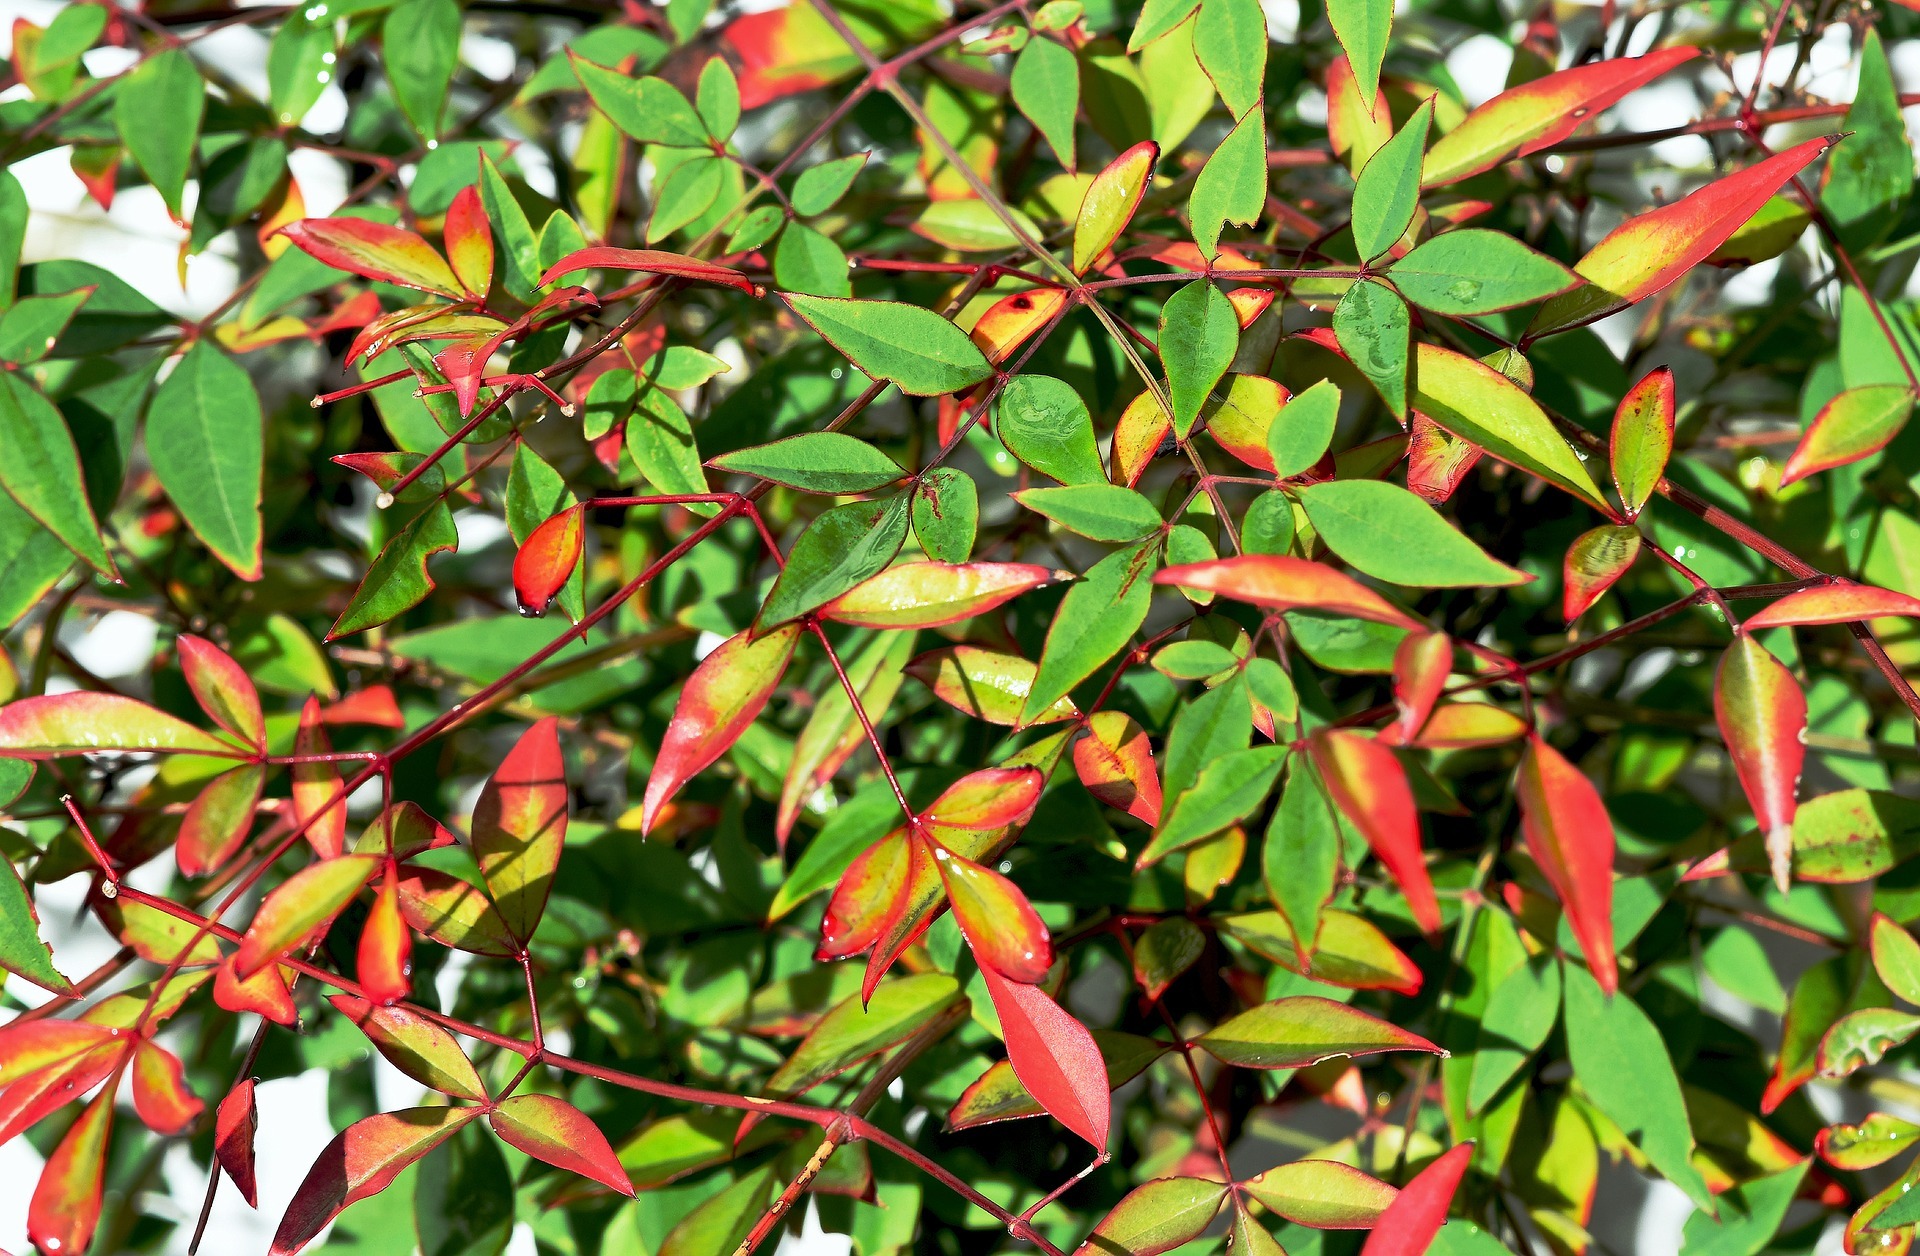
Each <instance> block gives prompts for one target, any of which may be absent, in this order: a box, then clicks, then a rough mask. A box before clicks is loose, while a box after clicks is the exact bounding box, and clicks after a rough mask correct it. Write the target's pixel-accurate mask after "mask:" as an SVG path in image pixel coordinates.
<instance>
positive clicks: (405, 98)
mask: <svg viewBox="0 0 1920 1256" xmlns="http://www.w3.org/2000/svg"><path fill="white" fill-rule="evenodd" d="M380 53H381V57H382V59H383V61H384V62H385V65H386V71H387V77H388V79H389V80H391V82H392V84H393V95H394V99H395V100H396V101H398V102H399V105H400V112H402V113H404V114H406V115H407V121H409V122H411V123H412V124H413V129H414V130H416V131H418V132H419V133H420V135H421V137H422V138H424V139H428V140H432V139H436V138H438V137H439V135H440V112H441V110H442V109H444V108H445V107H446V103H447V87H448V85H449V84H451V83H452V82H453V72H454V70H455V69H457V68H458V67H459V65H460V6H459V5H458V4H456V3H454V0H406V2H405V3H404V4H400V5H397V6H396V7H395V8H393V9H392V10H391V11H389V12H388V14H387V20H386V21H385V22H383V23H382V24H381V26H380Z"/></svg>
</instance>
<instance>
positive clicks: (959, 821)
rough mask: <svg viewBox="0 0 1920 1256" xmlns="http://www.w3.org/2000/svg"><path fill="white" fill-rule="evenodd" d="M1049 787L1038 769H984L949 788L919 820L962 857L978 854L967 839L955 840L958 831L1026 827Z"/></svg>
mask: <svg viewBox="0 0 1920 1256" xmlns="http://www.w3.org/2000/svg"><path fill="white" fill-rule="evenodd" d="M1046 785H1047V777H1046V773H1044V772H1042V771H1040V769H1038V768H1033V767H1012V768H982V769H981V770H980V771H978V772H970V773H968V774H967V775H965V776H963V777H961V778H960V779H959V780H957V781H955V782H954V783H953V784H951V785H949V786H947V788H946V789H945V790H943V791H942V792H941V794H940V796H939V797H938V798H936V799H934V800H933V805H932V806H930V807H928V808H927V809H926V811H925V812H923V813H922V814H921V816H920V819H921V821H922V822H923V823H924V824H925V825H926V827H927V828H928V830H929V831H931V832H932V833H933V835H934V836H935V837H936V838H939V839H940V840H941V841H943V842H948V843H950V844H952V845H954V847H955V849H957V850H960V851H961V852H962V853H965V854H973V853H977V848H970V847H969V843H968V842H967V841H966V840H965V839H958V840H956V834H955V830H961V829H970V830H976V831H994V832H999V831H1004V830H1006V829H1009V828H1012V827H1015V826H1017V825H1021V824H1025V823H1026V822H1027V817H1029V816H1031V815H1032V814H1033V809H1034V808H1035V807H1036V806H1038V805H1039V803H1040V791H1041V790H1043V789H1045V788H1046ZM973 840H975V841H977V840H978V839H973Z"/></svg>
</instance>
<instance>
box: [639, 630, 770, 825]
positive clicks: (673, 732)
mask: <svg viewBox="0 0 1920 1256" xmlns="http://www.w3.org/2000/svg"><path fill="white" fill-rule="evenodd" d="M799 641H800V626H799V625H798V624H792V623H789V624H782V625H781V626H780V627H778V628H775V629H774V630H773V631H772V632H769V633H767V634H766V635H765V636H762V637H760V638H758V639H757V640H756V639H755V638H754V637H753V636H752V634H751V632H750V631H749V632H742V633H740V634H739V635H737V636H734V637H730V638H728V639H727V640H726V641H725V642H723V643H722V644H721V645H720V647H719V648H718V649H716V650H715V651H714V652H713V653H712V654H709V655H707V657H706V658H704V659H702V660H701V661H700V666H698V667H696V668H694V670H693V675H691V676H689V677H688V678H687V683H686V686H685V687H684V688H683V689H681V691H680V701H679V703H678V704H677V705H675V707H674V709H673V720H672V722H671V723H670V724H668V725H667V735H666V736H665V737H664V738H662V739H661V742H660V753H659V755H658V757H656V758H655V759H654V761H653V774H652V775H651V776H650V777H648V778H647V794H646V798H645V799H644V800H643V801H642V803H641V808H640V831H641V832H642V833H645V832H646V831H647V830H648V829H650V828H652V827H653V821H654V819H655V817H657V816H658V815H659V814H660V808H661V807H662V806H663V805H665V803H666V802H667V800H668V799H670V798H672V797H673V796H674V795H675V794H677V793H679V792H680V787H681V786H682V785H684V784H686V783H687V782H688V781H689V780H692V779H693V778H694V777H695V776H697V775H699V774H700V773H701V772H703V771H705V770H706V769H707V767H708V765H710V764H711V763H712V762H713V761H714V760H715V759H718V758H719V757H720V756H721V755H723V754H725V753H726V752H727V747H729V746H731V745H732V744H733V743H734V742H735V741H737V740H739V738H740V734H741V733H744V732H746V731H747V725H749V724H751V723H753V721H754V719H755V718H756V717H757V716H758V715H759V714H760V711H761V708H763V707H765V706H766V705H767V699H768V698H770V697H772V696H773V690H774V687H775V686H776V685H778V684H779V683H780V677H781V676H783V675H785V674H786V670H787V662H788V660H789V659H791V658H792V657H793V648H794V646H795V645H797V644H798V643H799Z"/></svg>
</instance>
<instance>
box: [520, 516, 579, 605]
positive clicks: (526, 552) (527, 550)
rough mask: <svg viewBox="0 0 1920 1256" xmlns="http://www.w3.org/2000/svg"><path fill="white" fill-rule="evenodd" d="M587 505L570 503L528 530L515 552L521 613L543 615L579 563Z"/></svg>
mask: <svg viewBox="0 0 1920 1256" xmlns="http://www.w3.org/2000/svg"><path fill="white" fill-rule="evenodd" d="M586 515H587V508H586V507H585V506H578V505H576V506H569V507H567V508H566V509H565V510H563V511H561V512H560V513H559V514H557V515H554V516H553V517H552V518H551V519H548V520H547V521H546V522H544V523H542V524H541V525H540V526H539V527H537V528H535V529H534V530H533V531H532V532H531V533H529V534H528V536H527V539H526V541H525V542H524V543H522V544H521V546H520V552H519V553H517V554H515V555H514V556H513V594H514V597H515V598H517V599H518V600H519V602H520V613H521V614H522V615H530V616H540V615H544V614H546V613H547V607H548V606H550V605H551V604H552V603H553V599H554V598H555V597H557V596H559V593H560V590H561V589H563V588H565V587H566V584H567V581H568V579H570V578H571V577H572V575H573V569H574V568H575V567H577V566H579V565H580V551H581V549H582V547H583V545H584V544H585V541H586V526H585V521H586Z"/></svg>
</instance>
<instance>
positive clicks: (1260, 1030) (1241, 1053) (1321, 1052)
mask: <svg viewBox="0 0 1920 1256" xmlns="http://www.w3.org/2000/svg"><path fill="white" fill-rule="evenodd" d="M1194 1045H1195V1046H1198V1047H1204V1048H1205V1049H1206V1050H1207V1052H1208V1053H1209V1054H1211V1055H1213V1056H1214V1057H1215V1058H1217V1059H1218V1060H1220V1061H1221V1062H1222V1063H1224V1064H1232V1065H1234V1066H1236V1067H1238V1068H1305V1067H1306V1066H1307V1065H1310V1064H1318V1063H1319V1062H1320V1061H1322V1060H1330V1059H1332V1058H1334V1057H1335V1056H1362V1055H1373V1054H1376V1053H1378V1052H1382V1051H1426V1052H1431V1053H1433V1054H1435V1055H1438V1054H1440V1048H1439V1047H1436V1046H1434V1045H1433V1044H1432V1043H1431V1042H1428V1041H1427V1040H1426V1039H1425V1038H1422V1037H1421V1036H1420V1035H1418V1034H1416V1033H1412V1032H1410V1031H1408V1030H1405V1029H1401V1028H1399V1027H1398V1026H1395V1025H1391V1024H1389V1023H1387V1022H1386V1021H1383V1020H1381V1019H1379V1018H1378V1017H1376V1016H1370V1015H1368V1014H1367V1013H1365V1012H1362V1011H1359V1010H1358V1009H1356V1008H1351V1007H1348V1006H1347V1005H1346V1004H1344V1003H1335V1002H1334V1001H1333V1000H1332V999H1323V998H1321V997H1319V996H1318V995H1312V994H1297V995H1292V996H1289V997H1287V998H1284V999H1275V1000H1273V1001H1272V1002H1271V1003H1262V1004H1260V1005H1259V1006H1258V1007H1253V1008H1249V1009H1248V1010H1246V1011H1244V1012H1242V1013H1240V1014H1239V1015H1238V1016H1235V1017H1232V1018H1231V1019H1229V1020H1226V1021H1224V1022H1222V1023H1221V1024H1219V1025H1216V1026H1214V1027H1213V1028H1212V1029H1209V1030H1208V1031H1207V1032H1206V1033H1204V1034H1202V1035H1200V1037H1198V1038H1196V1039H1194Z"/></svg>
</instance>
